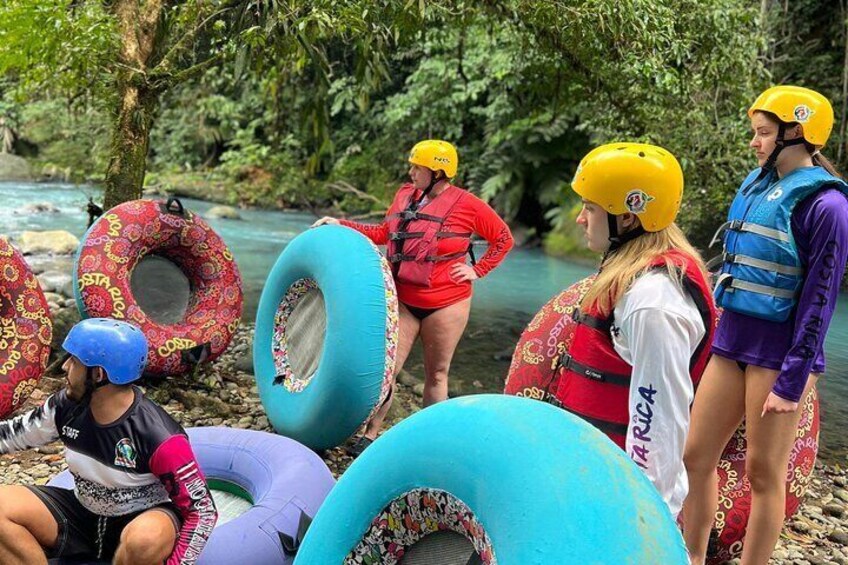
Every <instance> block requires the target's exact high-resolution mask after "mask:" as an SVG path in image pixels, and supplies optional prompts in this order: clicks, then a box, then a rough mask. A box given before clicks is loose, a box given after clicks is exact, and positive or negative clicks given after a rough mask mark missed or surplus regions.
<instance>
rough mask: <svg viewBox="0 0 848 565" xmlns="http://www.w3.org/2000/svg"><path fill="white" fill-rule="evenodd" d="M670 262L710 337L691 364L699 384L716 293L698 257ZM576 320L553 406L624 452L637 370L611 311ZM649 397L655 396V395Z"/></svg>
mask: <svg viewBox="0 0 848 565" xmlns="http://www.w3.org/2000/svg"><path fill="white" fill-rule="evenodd" d="M665 257H669V258H670V259H671V260H672V262H673V263H674V264H675V265H677V266H678V268H679V269H680V270H681V271H683V275H684V276H683V288H684V289H685V290H686V291H687V292H688V294H689V295H690V296H692V299H693V300H694V301H695V305H696V306H697V308H698V311H699V312H700V314H701V317H702V319H703V321H704V329H705V330H706V332H705V334H704V338H703V339H702V340H701V342H700V343H699V344H698V348H697V349H696V350H695V353H694V354H693V356H692V358H691V360H690V363H689V376H690V377H691V378H692V382H693V383H694V384H696V385H697V383H698V381H699V380H700V378H701V375H702V374H703V372H704V369H705V368H706V366H707V361H708V359H709V356H710V345H711V343H712V339H713V333H714V330H715V321H716V311H715V305H714V303H713V298H712V292H711V291H710V287H709V285H708V283H707V281H706V279H705V278H704V276H703V274H702V273H701V270H700V269H699V268H698V265H697V263H695V261H694V259H693V258H692V257H690V256H689V255H686V254H684V253H682V252H679V251H671V252H669V253H667V254H666V255H665ZM653 266H654V267H656V268H660V267H662V268H664V267H665V261H664V258H663V257H660V258H658V259H657V260H656V261H655V262H654V263H653ZM574 320H575V321H576V322H577V327H576V328H575V330H574V339H573V341H572V344H571V347H570V348H569V350H568V351H567V352H565V353H564V354H563V355H562V357H560V359H559V360H558V361H557V367H556V369H555V375H554V376H553V381H554V383H553V384H555V386H554V387H553V390H549V391H548V401H549V402H552V403H553V404H556V405H558V406H561V407H562V408H565V409H566V410H568V411H569V412H571V413H573V414H575V415H577V416H580V417H581V418H583V419H584V420H586V421H587V422H589V423H590V424H592V425H593V426H595V427H596V428H598V429H599V430H601V431H602V432H604V433H605V434H607V435H608V436H609V437H610V439H612V440H613V441H614V442H615V443H616V444H618V445H619V446H620V447H621V448H622V449H624V448H625V437H626V435H627V425H628V422H629V421H630V414H629V394H630V378H631V375H632V373H633V367H631V366H630V365H628V364H627V362H625V361H624V359H622V358H621V356H619V354H618V353H617V352H616V351H615V347H613V342H612V337H611V336H610V331H611V330H612V329H613V314H612V312H610V314H609V315H608V316H603V315H602V314H601V313H600V312H599V311H598V310H597V309H596V308H590V309H589V310H588V311H586V312H580V311H579V310H576V309H575V312H574ZM613 331H614V330H613ZM657 339H662V336H657ZM648 394H649V395H650V396H652V394H651V393H650V392H649V393H648ZM637 416H638V415H634V417H637ZM641 416H642V417H644V416H645V415H644V414H642V415H641Z"/></svg>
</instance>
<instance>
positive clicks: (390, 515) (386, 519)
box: [344, 488, 497, 565]
mask: <svg viewBox="0 0 848 565" xmlns="http://www.w3.org/2000/svg"><path fill="white" fill-rule="evenodd" d="M440 532H454V533H456V534H458V535H459V536H460V537H461V538H462V539H464V540H466V543H465V544H461V543H457V541H458V540H457V539H456V536H441V537H440V536H438V534H439V533H440ZM431 536H433V537H431ZM425 540H426V541H425ZM446 554H447V555H446ZM475 556H476V558H477V559H479V562H480V563H485V564H486V565H493V564H495V563H497V560H496V559H495V557H494V551H493V550H492V542H491V540H490V539H489V537H488V535H486V531H485V530H484V529H483V526H482V525H481V524H480V522H479V520H477V518H476V517H475V516H474V513H473V512H472V511H471V509H470V508H468V506H467V505H466V504H465V503H464V502H462V501H461V500H459V499H458V498H456V497H455V496H453V495H452V494H450V493H448V492H445V491H442V490H435V489H427V488H418V489H413V490H411V491H409V492H407V493H405V494H403V495H402V496H400V497H398V498H396V499H395V500H393V501H392V502H391V503H390V504H389V505H388V506H386V508H384V509H383V511H382V512H380V514H378V515H377V517H375V518H374V520H373V521H372V522H371V526H370V527H369V528H368V531H366V532H365V535H364V536H363V537H362V541H360V542H359V543H358V544H357V545H356V547H355V548H354V549H353V551H351V552H350V553H349V554H348V555H347V557H345V560H344V563H345V565H360V564H365V563H383V564H385V565H394V564H395V563H405V564H409V563H414V562H418V563H442V564H445V565H447V564H446V561H448V559H450V560H451V561H454V560H456V561H457V562H458V563H461V564H462V565H465V564H466V563H468V561H469V560H470V559H471V558H472V557H475Z"/></svg>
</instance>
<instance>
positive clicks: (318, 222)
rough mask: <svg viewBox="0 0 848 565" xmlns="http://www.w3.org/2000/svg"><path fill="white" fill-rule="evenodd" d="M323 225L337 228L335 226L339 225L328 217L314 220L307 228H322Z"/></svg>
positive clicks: (335, 220)
mask: <svg viewBox="0 0 848 565" xmlns="http://www.w3.org/2000/svg"><path fill="white" fill-rule="evenodd" d="M324 224H332V225H334V226H337V225H339V221H338V220H337V219H335V218H331V217H330V216H324V217H323V218H319V219H317V220H315V223H313V224H312V225H311V226H309V227H310V228H317V227H318V226H323V225H324Z"/></svg>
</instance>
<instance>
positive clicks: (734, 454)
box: [707, 388, 820, 565]
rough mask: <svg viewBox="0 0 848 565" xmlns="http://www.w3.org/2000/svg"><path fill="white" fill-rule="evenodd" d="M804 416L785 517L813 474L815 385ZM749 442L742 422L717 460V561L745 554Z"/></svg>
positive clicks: (789, 470) (793, 458) (794, 449)
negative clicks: (743, 552) (743, 548)
mask: <svg viewBox="0 0 848 565" xmlns="http://www.w3.org/2000/svg"><path fill="white" fill-rule="evenodd" d="M800 410H802V412H801V419H800V421H799V422H798V429H797V431H796V432H795V445H794V446H792V452H791V454H790V455H789V466H788V468H787V470H786V510H785V514H784V516H785V518H787V519H788V518H790V517H791V516H792V515H793V514H795V512H797V511H798V507H799V506H800V505H801V501H802V500H803V498H804V493H805V492H806V491H807V487H808V486H809V484H810V480H811V479H812V477H813V467H815V464H816V455H817V454H818V450H819V422H820V420H819V399H818V392H817V391H816V389H815V388H813V389H812V390H811V391H810V393H809V394H808V395H807V397H806V398H805V399H804V402H803V404H802V406H801V407H800ZM747 449H748V443H747V441H746V440H745V424H744V422H743V423H742V425H741V426H739V429H738V430H736V433H735V434H733V437H732V438H730V441H729V442H727V446H726V447H725V448H724V453H722V455H721V461H719V464H718V510H717V511H716V520H715V530H714V532H713V536H714V539H715V543H714V544H712V547H713V548H714V552H712V553H711V554H710V555H709V556H708V559H707V562H708V563H711V564H714V565H717V564H719V563H722V562H724V561H730V560H732V559H736V558H738V557H740V556H741V555H742V544H743V541H744V538H745V531H746V529H747V527H748V519H749V518H750V517H751V482H750V481H749V480H748V475H747V474H746V472H745V461H746V459H747Z"/></svg>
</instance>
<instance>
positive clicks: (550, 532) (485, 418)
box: [295, 395, 688, 565]
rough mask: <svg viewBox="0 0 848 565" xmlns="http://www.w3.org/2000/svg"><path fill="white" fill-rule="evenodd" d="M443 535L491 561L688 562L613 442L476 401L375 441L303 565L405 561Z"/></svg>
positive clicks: (335, 499)
mask: <svg viewBox="0 0 848 565" xmlns="http://www.w3.org/2000/svg"><path fill="white" fill-rule="evenodd" d="M444 529H452V530H453V531H456V532H457V533H460V534H462V535H463V536H465V537H466V538H468V539H469V540H470V541H471V542H472V544H473V547H474V550H475V551H476V553H477V555H478V557H479V559H480V561H482V562H483V563H496V562H497V563H502V564H504V563H505V564H510V563H522V564H524V563H527V564H532V563H539V564H547V563H550V564H559V563H609V564H611V565H612V564H614V565H621V564H623V563H633V564H639V563H663V564H669V565H676V564H680V565H683V564H686V563H688V558H687V556H686V549H685V546H684V542H683V538H682V536H681V535H680V531H679V530H678V529H677V525H676V524H675V521H674V519H673V518H672V516H671V514H670V513H669V511H668V508H667V507H666V505H665V503H664V502H663V500H662V499H661V497H660V496H659V494H658V493H657V492H656V490H655V489H654V487H653V485H651V483H650V481H648V479H647V477H645V475H644V474H643V472H642V471H641V470H640V469H639V468H638V467H637V466H636V465H635V464H634V463H633V462H632V461H630V459H629V458H628V457H627V456H626V455H625V454H624V453H623V452H622V451H621V450H620V449H619V448H618V447H616V446H615V444H613V443H612V442H611V441H610V440H609V439H608V438H607V437H606V436H605V435H603V434H602V433H601V432H599V431H598V430H596V429H595V428H593V427H592V426H590V425H589V424H587V423H585V422H583V421H582V420H580V419H579V418H577V417H575V416H572V415H571V414H568V413H567V412H565V411H563V410H561V409H558V408H555V407H554V406H551V405H549V404H545V403H542V402H538V401H535V400H531V399H527V398H521V397H514V396H503V395H474V396H467V397H463V398H457V399H453V400H448V401H445V402H441V403H439V404H436V405H434V406H431V407H429V408H427V409H425V410H422V411H421V412H418V413H416V414H413V415H412V416H410V417H409V418H407V419H406V420H404V421H402V422H400V423H399V424H397V425H396V426H395V427H393V428H392V429H390V430H389V431H387V432H386V433H385V434H383V436H382V437H380V438H379V439H377V441H375V442H374V444H373V445H371V446H370V447H369V448H368V449H367V450H366V451H365V452H364V453H363V454H362V455H361V456H360V457H359V458H358V459H357V460H356V461H354V463H353V465H351V467H350V468H349V469H348V470H347V471H346V472H345V473H344V475H342V477H341V478H340V479H339V482H338V483H337V484H336V486H335V488H334V489H333V490H332V491H331V492H330V494H329V495H328V496H327V498H326V499H325V501H324V504H323V505H322V506H321V508H320V509H319V510H318V513H317V515H316V516H315V519H314V521H313V522H312V525H311V526H310V528H309V531H308V532H307V533H306V537H305V539H304V540H303V544H302V545H301V548H300V551H299V552H298V554H297V556H296V558H295V565H308V564H312V563H345V564H349V563H396V562H398V561H399V560H400V559H402V558H403V555H404V554H405V553H406V551H407V550H408V549H409V547H411V546H413V545H415V544H416V543H418V542H419V541H420V540H422V539H424V537H426V536H428V535H433V534H434V533H435V532H438V531H442V530H444ZM404 546H405V547H404Z"/></svg>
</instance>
